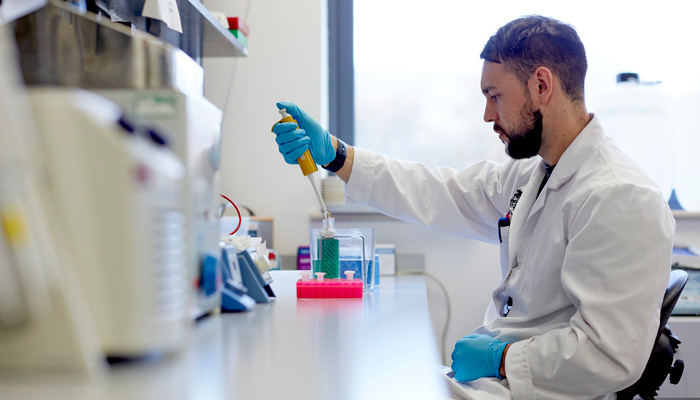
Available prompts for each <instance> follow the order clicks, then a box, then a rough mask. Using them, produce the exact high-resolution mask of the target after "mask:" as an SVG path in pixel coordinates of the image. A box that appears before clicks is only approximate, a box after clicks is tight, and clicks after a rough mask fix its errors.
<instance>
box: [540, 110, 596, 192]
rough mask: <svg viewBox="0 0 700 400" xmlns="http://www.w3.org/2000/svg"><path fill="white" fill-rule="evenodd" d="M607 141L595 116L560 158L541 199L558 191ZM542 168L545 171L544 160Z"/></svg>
mask: <svg viewBox="0 0 700 400" xmlns="http://www.w3.org/2000/svg"><path fill="white" fill-rule="evenodd" d="M605 139H606V136H605V132H603V127H602V125H601V124H600V119H599V118H598V117H597V116H595V115H593V118H591V121H590V122H589V123H588V125H586V127H585V128H583V130H582V131H581V133H579V134H578V136H576V139H574V141H573V142H571V144H570V145H569V147H568V148H567V149H566V150H565V151H564V154H562V156H561V157H560V158H559V162H558V163H557V166H556V168H554V171H553V172H552V176H550V177H549V181H548V182H547V185H546V186H545V188H544V189H543V190H542V193H541V194H540V197H542V195H543V194H544V192H545V191H546V190H548V189H550V190H553V189H557V188H559V187H560V186H561V185H563V184H564V183H566V182H567V181H568V180H569V179H571V177H572V176H574V174H575V173H576V171H578V170H579V168H580V167H581V165H582V164H583V163H584V161H586V159H587V158H588V157H590V155H591V154H592V153H593V152H594V151H595V149H597V148H598V147H600V145H601V144H603V142H604V141H605ZM541 168H542V171H544V160H542V165H541Z"/></svg>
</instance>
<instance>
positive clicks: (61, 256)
mask: <svg viewBox="0 0 700 400" xmlns="http://www.w3.org/2000/svg"><path fill="white" fill-rule="evenodd" d="M0 120H1V121H3V124H2V128H0V375H6V374H7V373H8V372H9V371H13V372H14V373H17V372H20V371H21V372H37V371H43V372H48V371H61V372H76V373H82V374H91V375H96V374H99V373H101V372H103V371H104V368H105V366H106V365H105V363H104V353H103V351H102V347H101V344H100V340H99V337H98V335H97V331H96V329H95V326H94V323H93V320H92V318H91V316H90V313H89V310H88V308H87V301H86V299H85V297H84V296H83V292H82V287H81V285H80V282H79V281H78V279H77V276H76V275H75V271H74V270H73V268H72V267H73V264H72V260H71V257H70V254H69V253H68V252H67V251H66V250H67V249H66V247H65V246H64V243H63V242H62V240H61V239H62V237H61V236H60V235H58V234H57V232H56V231H51V230H50V226H49V225H51V224H49V223H48V220H49V219H51V218H53V217H54V216H55V215H54V213H53V212H52V211H51V206H52V204H51V203H49V204H42V202H41V201H40V197H41V196H40V195H39V193H40V190H39V188H40V185H41V179H40V177H41V175H40V173H41V172H42V169H43V168H42V166H43V164H42V160H43V158H42V157H41V156H40V148H39V146H38V141H37V138H36V132H35V131H34V127H33V124H32V121H33V118H32V114H31V110H30V106H29V102H28V99H27V95H26V92H25V88H24V86H23V85H22V84H21V75H20V72H19V67H18V65H17V53H16V51H15V48H14V44H13V41H11V40H10V37H9V34H8V29H7V26H0ZM54 227H55V225H54Z"/></svg>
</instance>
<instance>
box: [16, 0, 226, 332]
mask: <svg viewBox="0 0 700 400" xmlns="http://www.w3.org/2000/svg"><path fill="white" fill-rule="evenodd" d="M15 3H16V2H15ZM34 3H41V6H40V7H38V8H37V7H28V8H27V9H26V10H25V11H26V12H25V13H24V14H22V13H18V12H15V13H13V14H12V15H13V16H14V17H15V21H14V26H15V27H16V28H15V30H16V32H15V36H16V39H17V43H18V47H19V50H20V63H21V68H22V73H23V75H24V79H25V82H26V83H27V85H28V86H30V87H44V86H63V87H80V88H84V89H86V90H89V91H92V92H94V93H97V94H99V95H100V96H103V97H106V98H109V99H110V100H112V101H113V102H115V103H116V104H118V105H119V106H121V107H122V109H123V110H124V111H125V112H126V115H127V116H128V118H130V119H131V120H132V121H134V122H136V123H138V124H141V125H145V126H147V127H148V128H147V130H150V131H157V132H158V137H159V138H160V140H161V141H162V142H163V144H164V145H165V146H166V147H168V148H170V149H171V150H172V151H173V153H174V154H175V155H176V156H177V157H178V159H179V160H180V161H181V162H182V164H183V165H184V166H185V175H184V178H183V179H182V181H181V187H180V192H181V193H182V194H183V195H184V202H185V206H184V210H183V216H184V227H185V229H184V234H185V238H184V246H185V257H186V265H187V268H188V271H189V278H188V282H189V291H190V296H191V297H192V298H193V299H194V300H193V301H192V302H191V303H190V305H191V310H190V314H191V317H192V318H199V317H202V316H205V315H207V314H209V313H211V312H213V311H217V310H218V309H219V307H220V305H221V288H222V277H221V271H220V267H219V259H220V257H221V250H220V249H219V244H218V242H219V214H218V208H219V197H218V195H219V194H218V186H219V178H218V170H219V157H220V154H219V153H220V149H221V121H222V112H221V110H219V109H218V108H217V107H215V106H214V105H213V104H211V103H210V102H209V101H208V100H206V99H205V98H204V96H203V94H202V93H203V71H202V68H201V66H200V65H198V64H197V62H195V61H194V60H193V59H192V58H191V57H190V56H188V55H187V54H185V53H184V52H183V51H181V50H180V49H177V48H175V47H173V46H171V45H170V44H168V43H164V42H163V41H162V40H160V39H158V38H156V37H154V36H151V35H149V34H146V33H143V32H140V31H138V30H134V29H129V28H127V27H125V26H123V25H121V24H117V23H110V22H109V21H108V20H107V19H106V18H99V17H98V16H96V15H95V14H92V13H89V12H85V11H84V10H81V9H80V8H78V7H75V6H73V5H70V4H67V3H65V2H62V1H58V0H43V1H39V0H37V1H35V2H34Z"/></svg>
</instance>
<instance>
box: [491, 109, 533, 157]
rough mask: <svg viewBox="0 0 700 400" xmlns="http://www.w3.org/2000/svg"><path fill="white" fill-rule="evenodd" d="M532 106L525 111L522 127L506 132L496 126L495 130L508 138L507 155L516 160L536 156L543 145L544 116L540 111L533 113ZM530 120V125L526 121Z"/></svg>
mask: <svg viewBox="0 0 700 400" xmlns="http://www.w3.org/2000/svg"><path fill="white" fill-rule="evenodd" d="M532 108H533V107H532V106H531V105H530V106H529V107H527V109H523V113H522V114H523V116H522V117H523V118H522V120H521V124H520V126H519V127H518V128H517V130H514V131H513V132H506V131H505V130H504V129H503V128H502V127H501V126H500V125H498V124H494V125H493V130H494V131H496V132H502V133H503V134H505V135H506V137H508V143H507V144H506V154H508V155H509V156H510V157H511V158H514V159H522V158H530V157H533V156H536V155H537V153H538V152H539V151H540V146H541V145H542V114H541V113H540V111H539V110H536V111H534V112H532V111H531V110H532ZM528 119H530V123H529V124H528V123H527V122H526V121H527V120H528Z"/></svg>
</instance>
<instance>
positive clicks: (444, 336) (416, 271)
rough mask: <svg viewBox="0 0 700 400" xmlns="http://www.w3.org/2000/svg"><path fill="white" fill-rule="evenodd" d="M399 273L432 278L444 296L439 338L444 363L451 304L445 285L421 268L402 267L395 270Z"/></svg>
mask: <svg viewBox="0 0 700 400" xmlns="http://www.w3.org/2000/svg"><path fill="white" fill-rule="evenodd" d="M399 275H424V276H426V277H428V278H430V279H432V280H433V282H435V283H436V284H437V285H438V286H439V287H440V290H442V294H443V295H444V296H445V301H446V302H447V317H446V318H445V324H444V326H443V328H442V335H441V338H440V359H441V360H442V362H443V364H445V365H447V364H446V362H447V361H446V360H445V341H446V340H447V326H448V325H449V323H450V318H451V314H452V305H451V304H450V296H449V294H448V293H447V289H446V288H445V285H443V284H442V282H440V280H439V279H438V278H436V277H435V276H434V275H431V274H429V273H427V272H425V271H423V270H420V269H404V270H401V271H397V272H396V276H399Z"/></svg>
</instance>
